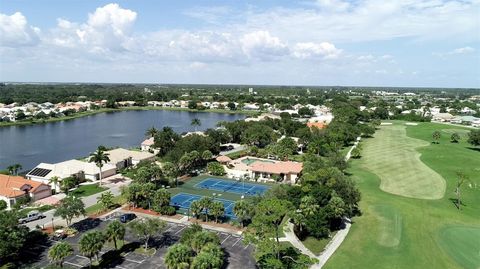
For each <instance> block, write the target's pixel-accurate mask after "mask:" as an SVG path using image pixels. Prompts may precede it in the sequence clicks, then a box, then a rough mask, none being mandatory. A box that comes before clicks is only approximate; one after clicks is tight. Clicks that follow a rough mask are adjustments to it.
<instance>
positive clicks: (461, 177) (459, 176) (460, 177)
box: [455, 172, 468, 210]
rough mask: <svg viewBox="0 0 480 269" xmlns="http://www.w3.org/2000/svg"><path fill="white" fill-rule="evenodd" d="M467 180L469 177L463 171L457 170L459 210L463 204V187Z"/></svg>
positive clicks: (456, 188)
mask: <svg viewBox="0 0 480 269" xmlns="http://www.w3.org/2000/svg"><path fill="white" fill-rule="evenodd" d="M466 181H468V177H467V176H466V175H465V174H464V173H462V172H457V183H456V185H455V194H456V196H457V208H458V209H459V210H460V209H461V208H460V207H461V205H462V196H461V188H462V185H463V184H464V183H465V182H466Z"/></svg>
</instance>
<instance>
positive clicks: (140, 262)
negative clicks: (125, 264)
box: [125, 259, 145, 264]
mask: <svg viewBox="0 0 480 269" xmlns="http://www.w3.org/2000/svg"><path fill="white" fill-rule="evenodd" d="M125 260H126V261H129V262H134V263H138V264H142V262H144V261H145V260H141V261H136V260H130V259H125Z"/></svg>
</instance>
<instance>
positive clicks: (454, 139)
mask: <svg viewBox="0 0 480 269" xmlns="http://www.w3.org/2000/svg"><path fill="white" fill-rule="evenodd" d="M450 141H451V142H452V143H458V141H460V135H459V134H458V133H453V134H452V136H450Z"/></svg>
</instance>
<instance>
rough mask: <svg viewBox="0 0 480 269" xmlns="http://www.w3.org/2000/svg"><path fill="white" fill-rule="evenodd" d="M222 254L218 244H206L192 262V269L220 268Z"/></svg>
mask: <svg viewBox="0 0 480 269" xmlns="http://www.w3.org/2000/svg"><path fill="white" fill-rule="evenodd" d="M223 256H224V253H223V251H222V249H221V248H220V247H219V246H218V244H217V245H216V244H214V243H211V242H210V243H206V244H205V245H204V246H203V247H202V249H201V251H200V253H198V255H197V256H196V257H195V258H194V259H193V261H192V266H191V268H192V269H203V268H221V267H222V265H223V258H224V257H223Z"/></svg>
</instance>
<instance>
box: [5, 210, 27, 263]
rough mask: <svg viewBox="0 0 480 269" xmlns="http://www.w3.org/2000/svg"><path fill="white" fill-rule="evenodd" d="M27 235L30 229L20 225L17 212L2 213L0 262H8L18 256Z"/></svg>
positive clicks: (6, 211) (7, 211)
mask: <svg viewBox="0 0 480 269" xmlns="http://www.w3.org/2000/svg"><path fill="white" fill-rule="evenodd" d="M27 234H28V228H27V227H26V226H24V225H19V224H18V214H17V212H16V211H9V210H3V211H0V242H1V243H0V260H1V261H7V260H8V259H9V258H12V257H15V256H16V255H18V251H19V249H20V248H21V247H22V246H23V244H24V243H25V240H26V237H27Z"/></svg>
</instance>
